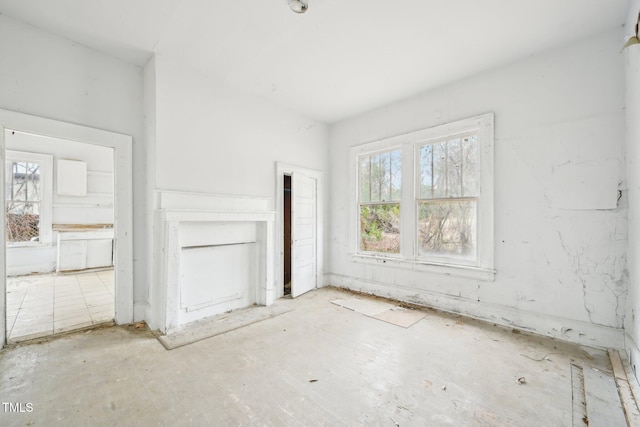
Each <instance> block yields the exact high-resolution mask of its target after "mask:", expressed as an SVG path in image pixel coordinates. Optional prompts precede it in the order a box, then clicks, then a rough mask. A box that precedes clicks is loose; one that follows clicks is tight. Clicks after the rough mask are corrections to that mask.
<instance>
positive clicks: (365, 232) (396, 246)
mask: <svg viewBox="0 0 640 427" xmlns="http://www.w3.org/2000/svg"><path fill="white" fill-rule="evenodd" d="M360 250H362V251H368V252H384V253H395V254H397V253H400V204H398V203H394V204H384V205H362V206H360Z"/></svg>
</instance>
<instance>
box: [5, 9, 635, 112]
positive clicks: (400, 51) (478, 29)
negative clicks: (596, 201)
mask: <svg viewBox="0 0 640 427" xmlns="http://www.w3.org/2000/svg"><path fill="white" fill-rule="evenodd" d="M628 4H629V2H628V0H536V1H524V0H522V1H514V0H446V1H444V0H401V1H400V0H309V10H308V11H307V12H306V13H305V14H295V13H293V12H292V11H291V10H290V9H289V7H288V6H287V1H286V0H226V1H223V0H0V13H2V14H4V15H6V16H9V17H12V18H15V19H18V20H21V21H24V22H26V23H29V24H32V25H34V26H36V27H40V28H42V29H44V30H48V31H51V32H53V33H56V34H59V35H62V36H64V37H66V38H69V39H71V40H74V41H76V42H78V43H81V44H84V45H86V46H89V47H92V48H95V49H98V50H101V51H104V52H106V53H108V54H110V55H113V56H116V57H119V58H121V59H124V60H126V61H129V62H134V63H136V64H139V65H144V64H145V63H146V61H147V60H148V59H149V58H150V57H151V54H152V52H155V53H157V54H159V55H162V56H163V57H165V58H168V59H170V60H171V61H176V62H179V63H182V64H186V65H187V66H189V67H190V68H192V69H194V70H196V71H199V72H202V73H205V74H207V75H211V76H212V77H214V78H217V79H223V80H226V81H227V82H228V83H230V84H232V85H234V86H237V87H239V88H241V89H242V90H245V91H247V92H249V93H252V94H255V95H258V96H261V97H264V98H267V99H269V100H271V101H273V102H275V103H277V104H279V105H282V106H284V107H286V108H289V109H292V110H295V111H298V112H300V113H302V114H304V115H306V116H309V117H310V118H313V119H316V120H319V121H322V122H327V123H331V122H335V121H337V120H340V119H343V118H346V117H349V116H352V115H355V114H358V113H361V112H363V111H366V110H369V109H372V108H375V107H378V106H381V105H384V104H387V103H390V102H393V101H395V100H398V99H402V98H405V97H407V96H411V95H413V94H415V93H417V92H420V91H424V90H428V89H431V88H434V87H436V86H439V85H442V84H445V83H448V82H451V81H455V80H458V79H461V78H464V77H467V76H470V75H473V74H476V73H478V72H481V71H484V70H487V69H490V68H492V67H496V66H499V65H503V64H506V63H510V62H513V61H516V60H518V59H521V58H524V57H527V56H530V55H531V54H534V53H537V52H540V51H543V50H545V49H548V48H550V47H552V46H555V45H562V44H568V43H571V42H573V41H576V40H579V39H581V38H584V37H588V36H590V35H594V34H596V33H599V32H602V31H605V30H607V29H612V28H614V27H616V26H621V25H622V24H623V22H624V16H625V12H626V9H627V7H628Z"/></svg>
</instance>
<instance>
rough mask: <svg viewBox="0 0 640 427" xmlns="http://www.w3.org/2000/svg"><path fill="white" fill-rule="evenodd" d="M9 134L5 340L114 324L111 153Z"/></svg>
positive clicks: (90, 146) (6, 138) (84, 145)
mask: <svg viewBox="0 0 640 427" xmlns="http://www.w3.org/2000/svg"><path fill="white" fill-rule="evenodd" d="M4 132H5V134H4V142H5V184H6V185H5V188H6V192H5V201H4V203H5V209H4V211H5V217H6V224H5V227H6V228H5V253H6V263H7V264H6V270H5V273H6V284H7V285H6V310H7V311H6V328H7V341H8V342H12V343H14V342H20V341H25V340H29V339H34V338H41V337H44V336H48V335H52V334H57V333H62V332H67V331H71V330H74V329H80V328H85V327H90V326H95V325H99V324H103V323H107V322H113V319H114V315H115V286H114V274H113V272H114V257H113V247H114V245H113V241H114V232H113V230H114V220H115V217H114V149H113V148H111V147H102V146H98V145H93V144H88V143H83V142H77V141H70V140H63V139H59V138H52V137H47V136H42V135H36V134H32V133H28V132H22V131H18V130H14V129H5V130H4Z"/></svg>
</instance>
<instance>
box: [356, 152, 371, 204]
mask: <svg viewBox="0 0 640 427" xmlns="http://www.w3.org/2000/svg"><path fill="white" fill-rule="evenodd" d="M358 170H359V171H358V179H359V180H360V201H361V202H368V201H370V200H371V173H370V170H371V163H370V159H369V157H363V158H361V159H360V162H359V164H358Z"/></svg>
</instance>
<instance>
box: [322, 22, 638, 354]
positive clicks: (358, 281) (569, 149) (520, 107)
mask: <svg viewBox="0 0 640 427" xmlns="http://www.w3.org/2000/svg"><path fill="white" fill-rule="evenodd" d="M620 38H621V36H620V31H618V30H615V31H611V32H608V33H606V34H601V35H599V36H596V37H594V38H591V39H588V40H584V41H582V42H580V43H579V44H576V45H572V46H567V47H563V48H559V49H556V50H553V51H549V52H544V53H542V54H538V55H533V56H531V57H530V58H528V59H526V60H523V61H521V62H518V63H515V64H512V65H509V66H506V67H503V68H500V69H497V70H493V71H489V72H486V73H483V74H480V75H477V76H475V77H472V78H470V79H467V80H464V81H461V82H458V83H455V84H452V85H449V86H446V87H442V88H440V89H436V90H433V91H430V92H427V93H423V94H420V95H418V96H416V97H413V98H411V99H408V100H405V101H401V102H398V103H396V104H393V105H390V106H388V107H385V108H381V109H377V110H374V111H371V112H369V113H367V114H363V115H361V116H358V117H355V118H352V119H349V120H345V121H343V122H340V123H337V124H335V125H333V126H332V127H331V128H330V169H329V171H330V174H331V177H332V184H331V191H330V194H331V201H330V203H331V220H330V221H331V236H330V238H331V247H330V264H329V268H330V271H331V273H332V274H331V275H330V283H331V284H334V285H339V286H345V287H349V288H353V289H358V290H363V291H367V292H375V293H377V294H380V295H388V296H391V297H395V298H400V299H404V300H408V301H412V302H416V303H419V304H425V305H429V306H434V307H438V308H441V309H444V310H448V311H453V312H459V313H464V314H467V315H470V316H475V317H478V318H482V319H487V320H489V321H492V322H495V323H499V324H504V325H509V326H512V327H516V328H521V329H527V330H532V331H535V332H538V333H542V334H548V335H551V336H555V337H559V338H562V339H566V340H572V341H576V342H582V343H588V344H593V345H599V346H612V347H621V346H622V341H623V340H622V337H623V334H622V329H621V328H622V326H623V317H624V306H625V297H626V293H627V282H626V272H625V263H626V257H625V251H626V245H627V226H626V215H627V213H626V208H625V205H626V195H625V194H623V197H622V198H621V200H620V202H619V203H618V206H617V207H616V206H615V205H616V199H617V195H618V194H617V191H618V182H620V181H622V179H623V176H622V173H623V172H622V164H623V157H622V139H623V137H622V130H623V119H624V116H623V99H624V85H623V81H622V80H623V71H622V66H621V60H620V56H619V50H620ZM486 112H494V113H495V242H496V243H495V268H496V270H497V274H496V279H495V282H483V281H478V280H470V279H463V278H456V277H448V276H443V275H438V274H433V273H422V272H414V271H412V270H408V269H402V268H396V267H389V266H382V265H371V264H362V263H360V262H356V261H353V260H352V259H351V258H350V256H349V252H350V244H349V241H348V236H349V230H348V224H349V222H348V215H349V212H350V210H349V208H350V203H351V200H349V195H348V190H347V183H348V177H349V175H348V172H349V170H350V167H354V166H353V165H349V164H348V158H349V155H348V154H349V147H352V146H354V145H357V144H361V143H364V142H369V141H374V140H378V139H382V138H385V137H390V136H394V135H399V134H402V133H406V132H410V131H414V130H418V129H422V128H427V127H431V126H434V125H438V124H442V123H447V122H451V121H455V120H458V119H462V118H466V117H472V116H476V115H480V114H483V113H486ZM594 177H596V179H595V180H594ZM589 182H591V183H593V182H602V183H609V184H608V185H606V186H605V188H604V189H603V190H602V191H601V192H598V193H597V194H595V195H594V193H593V191H592V189H591V188H590V187H589V186H588V185H587V184H585V183H589ZM611 200H613V203H611V202H610V201H611ZM607 201H609V202H607ZM611 204H612V205H613V206H611V208H608V207H607V206H608V205H611Z"/></svg>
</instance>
